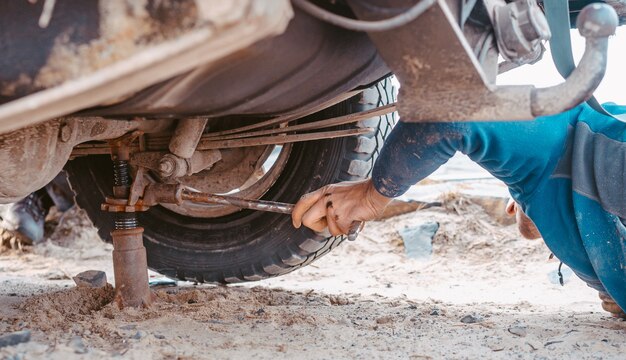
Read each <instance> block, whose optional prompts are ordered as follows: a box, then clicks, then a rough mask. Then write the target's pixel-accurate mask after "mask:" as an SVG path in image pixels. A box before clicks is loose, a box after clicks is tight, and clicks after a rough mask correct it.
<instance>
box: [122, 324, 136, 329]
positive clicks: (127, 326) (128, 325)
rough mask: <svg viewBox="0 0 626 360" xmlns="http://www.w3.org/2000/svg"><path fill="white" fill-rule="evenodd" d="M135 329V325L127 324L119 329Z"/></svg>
mask: <svg viewBox="0 0 626 360" xmlns="http://www.w3.org/2000/svg"><path fill="white" fill-rule="evenodd" d="M136 328H137V325H135V324H127V325H122V326H120V329H122V330H135V329H136Z"/></svg>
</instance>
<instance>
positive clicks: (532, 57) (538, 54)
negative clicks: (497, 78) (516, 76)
mask: <svg viewBox="0 0 626 360" xmlns="http://www.w3.org/2000/svg"><path fill="white" fill-rule="evenodd" d="M545 52H546V47H545V46H544V45H543V44H541V46H539V48H537V49H536V50H535V52H533V53H531V54H529V55H528V56H526V57H524V58H521V59H518V60H517V61H510V60H505V61H503V62H501V63H498V75H500V74H504V73H505V72H507V71H511V70H513V69H517V68H518V67H520V66H522V65H533V64H536V63H537V62H539V60H541V59H542V58H543V54H544V53H545Z"/></svg>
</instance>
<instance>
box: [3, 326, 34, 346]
mask: <svg viewBox="0 0 626 360" xmlns="http://www.w3.org/2000/svg"><path fill="white" fill-rule="evenodd" d="M29 341H30V330H22V331H16V332H12V333H9V334H5V335H2V336H0V348H3V347H5V346H13V345H17V344H21V343H25V342H29Z"/></svg>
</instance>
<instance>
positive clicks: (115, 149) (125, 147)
mask: <svg viewBox="0 0 626 360" xmlns="http://www.w3.org/2000/svg"><path fill="white" fill-rule="evenodd" d="M140 135H142V132H141V131H139V130H135V131H133V132H130V133H128V134H125V135H124V136H121V137H119V138H117V139H113V140H109V144H110V146H111V160H112V162H113V196H115V197H116V198H118V199H126V198H128V196H129V194H130V167H129V164H128V161H129V160H130V148H129V147H130V144H132V143H133V142H134V141H135V139H137V138H138V137H139V136H140Z"/></svg>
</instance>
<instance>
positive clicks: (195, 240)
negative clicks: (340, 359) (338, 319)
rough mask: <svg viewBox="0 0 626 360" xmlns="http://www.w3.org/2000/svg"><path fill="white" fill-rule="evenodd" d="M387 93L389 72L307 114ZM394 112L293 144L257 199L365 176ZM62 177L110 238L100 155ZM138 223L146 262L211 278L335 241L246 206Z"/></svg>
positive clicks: (292, 262) (273, 271)
mask: <svg viewBox="0 0 626 360" xmlns="http://www.w3.org/2000/svg"><path fill="white" fill-rule="evenodd" d="M394 100H395V98H394V89H393V86H392V82H391V79H390V78H386V79H384V80H382V81H380V82H379V83H378V84H377V85H376V86H374V87H371V88H369V89H366V90H365V91H364V92H363V93H361V94H359V95H357V96H355V97H353V98H350V99H348V100H345V101H343V102H341V103H339V104H337V105H334V106H332V107H330V108H328V109H325V110H323V111H321V112H319V113H316V114H314V115H312V116H313V117H315V118H319V119H323V118H329V117H334V116H341V115H345V114H348V113H353V112H357V111H362V110H366V109H369V108H372V107H377V106H382V105H385V104H388V103H391V102H393V101H394ZM395 117H396V114H395V113H393V114H388V115H386V116H382V117H378V118H372V119H368V120H366V121H363V122H361V123H359V124H356V125H352V126H359V127H372V128H375V129H376V131H375V132H373V133H370V134H367V135H360V136H354V137H347V138H339V139H328V140H319V141H312V142H302V143H296V144H294V145H293V146H292V147H291V150H290V153H289V156H288V158H287V160H286V163H285V164H284V167H282V169H281V172H280V174H279V176H277V178H276V179H275V181H274V182H273V185H271V187H270V188H269V189H268V190H267V191H266V192H265V194H264V195H263V197H262V198H263V199H266V200H274V201H282V202H288V203H295V202H296V201H297V200H298V198H299V197H300V196H301V195H302V194H304V193H307V192H310V191H313V190H316V189H318V188H320V187H322V186H324V185H326V184H330V183H335V182H339V181H345V180H359V179H363V178H366V177H367V176H368V175H369V174H370V172H371V169H372V166H373V164H374V160H375V159H376V156H377V154H378V151H379V149H380V147H381V146H382V143H383V141H384V139H385V138H386V136H387V135H388V134H389V132H390V130H391V128H392V127H393V125H394V123H395ZM66 169H67V172H68V174H69V181H70V184H71V185H72V188H73V190H74V191H75V193H76V194H77V195H76V202H77V204H78V205H79V206H80V207H82V208H83V209H84V210H85V211H86V212H87V214H88V216H89V217H90V218H91V220H92V221H93V223H94V225H95V226H96V227H97V228H98V229H99V234H100V235H101V237H102V238H103V239H108V238H109V237H110V235H109V233H110V231H111V229H112V224H113V221H112V217H111V215H110V214H108V213H105V212H102V211H100V204H101V203H102V202H103V200H104V196H106V195H107V194H109V193H110V192H111V190H110V189H112V174H111V173H112V170H111V169H112V167H111V161H110V159H109V157H108V156H88V157H83V158H77V159H75V160H72V161H70V162H69V163H68V165H67V166H66ZM139 222H140V224H141V226H142V227H144V229H145V232H144V245H145V247H146V250H147V254H148V266H149V267H150V268H151V269H153V270H155V271H157V272H159V273H161V274H163V275H166V276H169V277H173V278H178V279H181V280H190V281H196V282H213V283H235V282H242V281H253V280H260V279H264V278H268V277H272V276H277V275H281V274H285V273H288V272H290V271H293V270H295V269H298V268H300V267H302V266H305V265H307V264H309V263H311V262H312V261H314V260H315V259H317V258H319V257H320V256H322V255H324V254H326V253H328V252H329V251H330V250H331V249H333V248H334V247H336V246H337V245H339V244H340V243H341V242H342V241H343V237H329V238H326V237H323V236H319V235H317V234H315V233H314V232H312V231H311V230H309V229H306V228H301V229H295V228H293V226H292V225H291V218H290V217H289V216H287V215H282V214H274V213H266V212H258V211H251V210H242V211H236V212H233V213H230V214H227V215H223V216H217V217H192V216H186V215H184V212H183V213H181V212H175V211H172V210H171V209H167V208H165V207H161V206H155V207H153V208H152V209H150V210H149V211H148V212H145V213H141V214H140V215H139Z"/></svg>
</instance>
